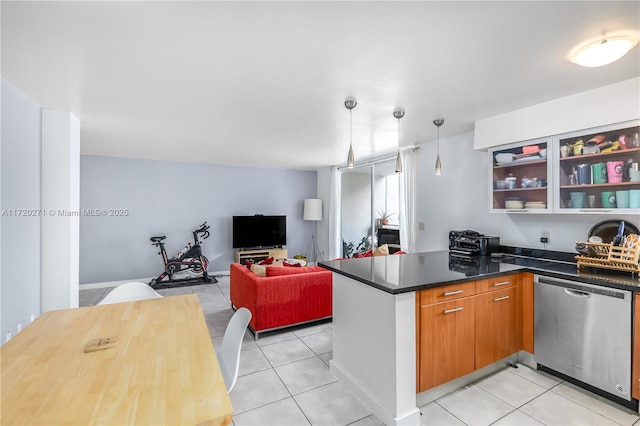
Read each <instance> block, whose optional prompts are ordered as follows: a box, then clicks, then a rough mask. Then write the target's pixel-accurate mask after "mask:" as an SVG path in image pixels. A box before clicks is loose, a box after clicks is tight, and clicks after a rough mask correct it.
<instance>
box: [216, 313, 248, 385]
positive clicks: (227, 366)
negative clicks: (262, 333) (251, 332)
mask: <svg viewBox="0 0 640 426" xmlns="http://www.w3.org/2000/svg"><path fill="white" fill-rule="evenodd" d="M249 321H251V311H250V310H248V309H247V308H240V309H238V310H237V311H236V312H235V313H234V314H233V317H231V321H229V324H228V325H227V329H226V330H225V332H224V337H223V338H222V344H221V345H220V349H218V351H217V352H216V356H217V357H218V363H219V364H220V370H222V377H223V379H224V383H225V385H226V386H227V392H231V389H233V386H234V385H235V384H236V379H237V378H238V370H239V369H240V350H241V349H242V339H243V338H244V332H245V330H246V329H247V326H248V325H249Z"/></svg>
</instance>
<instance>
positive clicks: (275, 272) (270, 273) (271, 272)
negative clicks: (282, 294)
mask: <svg viewBox="0 0 640 426" xmlns="http://www.w3.org/2000/svg"><path fill="white" fill-rule="evenodd" d="M322 271H326V269H324V268H323V267H321V266H308V267H304V268H280V267H277V266H270V267H268V268H267V277H278V276H281V275H294V274H308V273H310V272H322Z"/></svg>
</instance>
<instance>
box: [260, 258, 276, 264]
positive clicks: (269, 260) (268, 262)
mask: <svg viewBox="0 0 640 426" xmlns="http://www.w3.org/2000/svg"><path fill="white" fill-rule="evenodd" d="M271 264H273V257H269V258H268V259H264V260H261V261H260V262H258V265H271Z"/></svg>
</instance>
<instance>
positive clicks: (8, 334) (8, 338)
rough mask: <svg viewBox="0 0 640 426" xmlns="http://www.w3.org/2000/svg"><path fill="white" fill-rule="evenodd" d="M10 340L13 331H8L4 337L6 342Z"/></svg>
mask: <svg viewBox="0 0 640 426" xmlns="http://www.w3.org/2000/svg"><path fill="white" fill-rule="evenodd" d="M9 340H11V332H10V331H7V335H6V336H5V338H4V342H5V343H7V342H8V341H9Z"/></svg>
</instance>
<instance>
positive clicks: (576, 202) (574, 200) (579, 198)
mask: <svg viewBox="0 0 640 426" xmlns="http://www.w3.org/2000/svg"><path fill="white" fill-rule="evenodd" d="M569 195H570V196H571V208H572V209H582V208H584V199H585V196H586V195H587V193H586V192H582V191H581V192H571V193H570V194H569Z"/></svg>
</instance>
